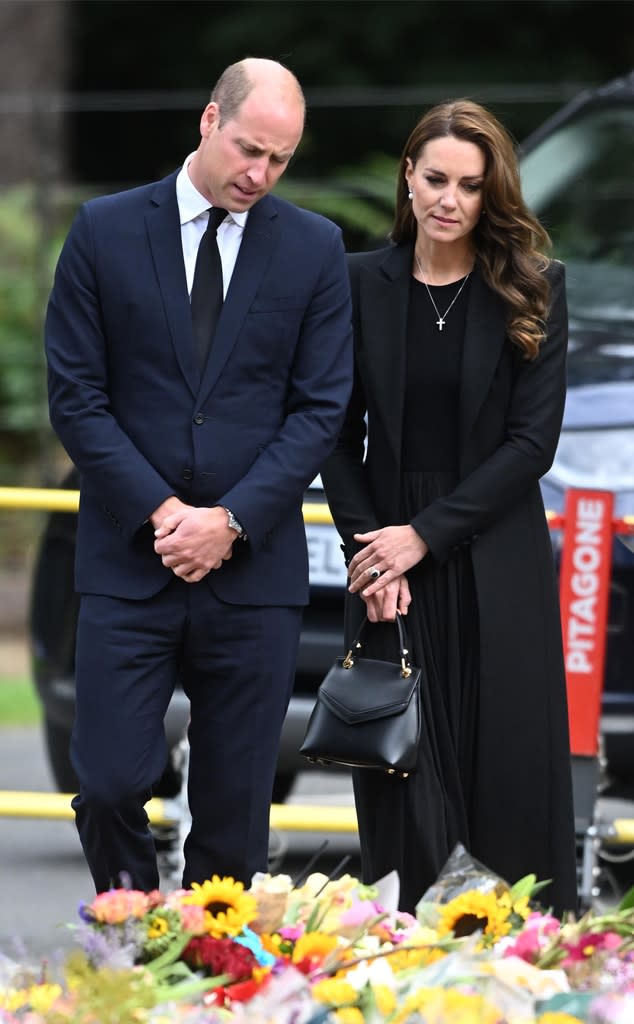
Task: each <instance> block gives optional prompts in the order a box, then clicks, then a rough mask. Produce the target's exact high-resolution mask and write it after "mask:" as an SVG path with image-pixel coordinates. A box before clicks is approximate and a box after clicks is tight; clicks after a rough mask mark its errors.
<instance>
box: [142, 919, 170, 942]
mask: <svg viewBox="0 0 634 1024" xmlns="http://www.w3.org/2000/svg"><path fill="white" fill-rule="evenodd" d="M169 930H170V926H169V924H168V923H167V921H166V920H165V918H164V917H159V916H158V915H156V916H155V917H153V918H152V920H151V922H150V926H149V928H148V930H147V937H148V939H161V938H162V937H163V936H164V935H167V933H168V932H169Z"/></svg>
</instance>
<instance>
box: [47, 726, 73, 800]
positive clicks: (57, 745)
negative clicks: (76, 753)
mask: <svg viewBox="0 0 634 1024" xmlns="http://www.w3.org/2000/svg"><path fill="white" fill-rule="evenodd" d="M44 738H45V740H46V752H47V754H48V763H49V765H50V769H51V772H52V774H53V778H54V780H55V785H56V786H57V788H58V790H59V791H60V793H76V792H77V790H78V788H79V786H78V783H77V776H76V775H75V770H74V768H73V766H72V764H71V760H70V731H69V730H68V729H66V728H65V727H64V726H63V725H59V724H58V723H57V722H53V721H51V719H50V718H45V719H44Z"/></svg>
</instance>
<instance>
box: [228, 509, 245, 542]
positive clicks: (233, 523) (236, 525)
mask: <svg viewBox="0 0 634 1024" xmlns="http://www.w3.org/2000/svg"><path fill="white" fill-rule="evenodd" d="M222 507H223V508H224V510H225V512H226V513H227V523H228V525H229V526H230V528H231V529H232V530H235V531H236V533H237V534H238V537H239V538H240V540H246V539H247V535H246V533H245V532H244V527H243V525H242V523H241V522H240V520H239V519H236V517H235V516H234V514H233V512H232V511H231V509H230V508H225V506H224V505H223V506H222Z"/></svg>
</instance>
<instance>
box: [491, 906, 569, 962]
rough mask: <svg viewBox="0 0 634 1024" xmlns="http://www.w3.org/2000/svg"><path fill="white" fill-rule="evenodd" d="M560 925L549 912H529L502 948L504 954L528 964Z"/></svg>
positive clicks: (543, 947) (539, 953) (536, 957)
mask: <svg viewBox="0 0 634 1024" xmlns="http://www.w3.org/2000/svg"><path fill="white" fill-rule="evenodd" d="M560 927H561V925H560V922H559V921H558V920H557V918H556V917H551V916H550V914H537V913H535V914H529V916H528V917H527V919H526V922H525V924H524V927H523V928H522V931H521V932H520V933H519V935H517V936H516V937H515V940H514V941H513V942H512V943H510V944H509V945H508V946H507V947H506V948H505V950H504V956H518V957H521V959H522V960H526V961H527V963H529V964H534V963H536V962H537V960H538V959H539V957H540V956H541V954H542V952H543V950H544V949H545V947H546V946H547V945H548V940H549V936H551V935H554V934H555V933H556V932H558V931H559V929H560Z"/></svg>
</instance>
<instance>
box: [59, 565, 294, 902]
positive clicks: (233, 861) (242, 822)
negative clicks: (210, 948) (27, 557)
mask: <svg viewBox="0 0 634 1024" xmlns="http://www.w3.org/2000/svg"><path fill="white" fill-rule="evenodd" d="M212 583H213V575H212V578H211V584H212ZM211 584H210V583H209V582H207V581H203V582H201V583H195V584H187V583H185V582H183V581H182V580H180V579H177V578H176V577H174V579H173V580H172V581H171V582H170V583H169V584H168V586H167V587H166V588H165V589H164V590H162V591H161V592H160V593H159V594H157V595H155V596H154V597H152V598H150V599H147V600H143V601H128V600H122V599H120V598H113V597H107V596H99V595H84V596H83V597H82V599H81V607H80V615H79V625H78V633H77V660H76V681H77V706H76V717H75V725H74V730H73V738H72V745H71V753H72V760H73V765H74V767H75V770H76V772H77V775H78V778H79V781H80V792H79V794H78V796H76V797H75V799H74V800H73V807H74V809H75V812H76V821H77V827H78V831H79V835H80V839H81V842H82V846H83V848H84V853H85V856H86V859H87V861H88V865H89V867H90V870H91V873H92V876H93V879H94V882H95V886H96V889H97V892H101V891H104V890H106V889H108V888H110V887H111V886H112V885H118V884H120V882H121V879H122V877H123V876H122V873H125V876H127V878H128V879H129V881H130V883H131V884H132V886H133V887H134V888H139V889H143V890H146V891H149V890H151V889H154V888H156V887H157V886H158V884H159V878H158V871H157V864H156V854H155V849H154V843H153V839H152V836H151V833H150V830H149V827H148V820H147V815H146V813H145V811H144V808H143V805H144V803H145V802H146V801H147V800H148V799H149V798H150V796H151V794H152V786H153V785H154V784H155V783H156V782H157V781H158V779H159V778H160V776H161V774H162V772H163V769H164V767H165V764H166V758H167V749H166V743H165V736H164V731H163V718H164V715H165V711H166V708H167V706H168V703H169V700H170V697H171V695H172V692H173V689H174V686H175V685H176V683H177V682H179V683H180V685H182V687H183V689H184V691H185V693H186V694H187V696H188V698H189V700H190V708H191V719H190V725H189V742H190V766H189V783H188V795H189V803H190V810H191V814H192V827H191V831H190V834H189V836H188V837H187V839H186V842H185V871H184V876H183V885H184V886H186V887H188V886H190V885H191V883H192V882H203V881H204V880H205V879H207V878H210V877H211V875H212V874H219V875H232V876H233V877H234V878H236V879H240V880H242V881H243V882H245V883H247V884H248V883H249V882H250V880H251V877H252V875H253V873H254V872H255V871H266V869H267V861H268V838H269V809H270V802H271V793H272V787H273V780H274V776H275V767H276V762H277V752H278V746H279V738H280V732H281V728H282V723H283V721H284V715H285V713H286V708H287V706H288V701H289V698H290V694H291V690H292V686H293V680H294V671H295V661H296V657H297V647H298V642H299V631H300V624H301V611H302V609H301V608H299V607H290V608H289V607H268V606H263V607H253V606H245V605H235V604H226V603H223V602H221V601H220V600H219V599H218V598H217V597H216V596H215V594H214V592H213V589H212V585H211Z"/></svg>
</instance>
